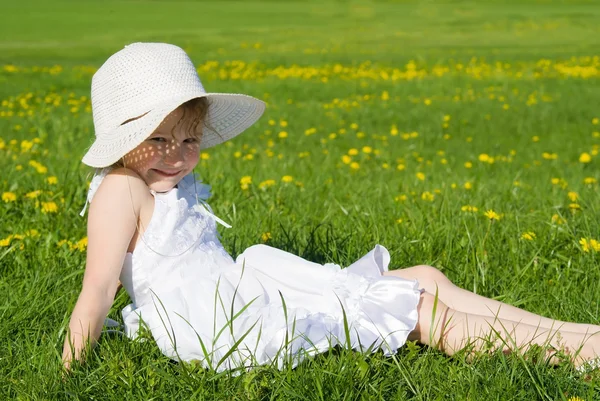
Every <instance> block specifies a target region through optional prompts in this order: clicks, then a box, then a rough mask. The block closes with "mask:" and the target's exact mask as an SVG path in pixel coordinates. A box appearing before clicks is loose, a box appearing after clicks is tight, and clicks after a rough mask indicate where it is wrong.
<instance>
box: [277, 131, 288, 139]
mask: <svg viewBox="0 0 600 401" xmlns="http://www.w3.org/2000/svg"><path fill="white" fill-rule="evenodd" d="M277 136H278V137H279V138H282V139H283V138H287V137H288V133H287V132H285V131H281V132H280V133H279V134H278V135H277Z"/></svg>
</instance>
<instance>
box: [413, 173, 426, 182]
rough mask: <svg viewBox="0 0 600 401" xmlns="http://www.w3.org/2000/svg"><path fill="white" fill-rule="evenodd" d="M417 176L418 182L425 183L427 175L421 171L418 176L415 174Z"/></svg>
mask: <svg viewBox="0 0 600 401" xmlns="http://www.w3.org/2000/svg"><path fill="white" fill-rule="evenodd" d="M415 176H416V177H417V180H419V181H425V174H423V173H422V172H420V171H419V172H418V173H417V174H415Z"/></svg>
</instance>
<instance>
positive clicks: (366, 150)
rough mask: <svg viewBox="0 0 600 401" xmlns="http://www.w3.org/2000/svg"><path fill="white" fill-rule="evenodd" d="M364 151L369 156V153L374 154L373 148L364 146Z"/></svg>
mask: <svg viewBox="0 0 600 401" xmlns="http://www.w3.org/2000/svg"><path fill="white" fill-rule="evenodd" d="M362 151H363V153H367V154H369V153H371V152H373V148H371V147H370V146H363V148H362Z"/></svg>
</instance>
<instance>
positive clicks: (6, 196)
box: [2, 192, 17, 203]
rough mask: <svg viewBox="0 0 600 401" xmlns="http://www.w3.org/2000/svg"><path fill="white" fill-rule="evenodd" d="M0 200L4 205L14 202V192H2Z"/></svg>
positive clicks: (15, 198) (15, 196)
mask: <svg viewBox="0 0 600 401" xmlns="http://www.w3.org/2000/svg"><path fill="white" fill-rule="evenodd" d="M2 200H3V201H4V202H6V203H8V202H14V201H16V200H17V195H16V194H15V193H14V192H4V193H3V194H2Z"/></svg>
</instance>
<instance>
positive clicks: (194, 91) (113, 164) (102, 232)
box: [63, 43, 600, 371]
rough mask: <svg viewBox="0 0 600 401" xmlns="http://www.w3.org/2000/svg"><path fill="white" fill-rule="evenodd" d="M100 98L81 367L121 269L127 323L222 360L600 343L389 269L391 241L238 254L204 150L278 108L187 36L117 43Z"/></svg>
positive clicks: (575, 350) (99, 85)
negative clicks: (201, 177) (204, 174)
mask: <svg viewBox="0 0 600 401" xmlns="http://www.w3.org/2000/svg"><path fill="white" fill-rule="evenodd" d="M92 107H93V117H94V126H95V133H96V140H95V142H94V143H93V145H92V146H91V148H90V149H89V151H88V152H87V153H86V155H85V156H84V158H83V162H84V163H85V164H87V165H89V166H91V167H95V168H97V169H98V170H97V173H96V175H95V176H94V178H93V179H92V182H91V185H90V189H89V193H88V198H87V199H88V201H89V202H90V211H89V217H88V251H87V262H86V270H85V275H84V279H83V288H82V290H81V294H80V296H79V299H78V300H77V304H76V305H75V309H74V311H73V314H72V317H71V320H70V323H69V331H68V335H67V337H66V339H65V344H64V351H63V361H64V364H65V366H66V367H67V368H68V367H69V366H70V362H71V360H72V358H76V359H78V358H80V357H81V356H82V350H83V349H84V348H85V346H86V344H88V343H91V344H94V343H95V342H96V341H97V339H98V337H99V335H100V331H101V328H102V324H103V322H104V319H105V317H106V315H107V313H108V310H109V308H110V307H111V305H112V302H113V299H114V296H115V292H116V291H117V288H118V283H119V279H120V281H121V283H122V284H123V286H124V287H125V289H126V290H127V292H128V294H129V296H130V297H131V300H132V303H131V304H130V305H128V306H127V307H126V308H124V309H123V311H122V315H123V320H124V326H125V331H126V333H127V335H129V336H130V337H135V336H136V335H137V334H138V330H139V329H140V327H142V326H143V327H145V328H147V329H148V330H149V331H150V332H151V334H152V336H153V337H154V339H155V340H156V343H157V344H158V346H159V348H160V349H161V351H162V352H163V353H164V354H165V355H167V356H169V357H171V358H174V359H178V360H185V361H189V360H199V361H201V363H202V364H203V365H204V366H205V367H207V368H211V369H215V370H217V371H220V370H224V369H235V368H248V367H251V366H253V365H256V364H266V363H274V364H276V365H277V366H279V367H281V366H282V364H283V363H292V364H294V365H295V364H297V363H298V362H299V361H301V360H302V358H303V357H304V356H305V355H312V354H315V353H319V352H323V351H325V350H327V349H329V348H330V347H331V346H334V345H336V344H342V345H350V346H352V347H353V348H355V349H359V350H362V351H373V350H377V349H381V350H382V351H383V352H384V353H386V354H391V353H393V352H395V350H396V349H397V348H399V347H400V346H402V345H403V344H404V343H405V342H406V341H407V339H408V340H417V341H419V342H421V343H424V344H428V345H431V346H433V347H436V348H438V349H440V350H442V351H443V352H445V353H447V354H449V355H452V354H453V353H455V352H457V351H458V350H461V349H463V348H465V347H467V346H468V347H470V349H471V350H473V351H482V350H485V349H490V347H491V348H492V349H501V350H504V351H518V352H525V351H527V350H528V349H529V347H531V346H532V345H534V344H535V345H538V346H541V347H542V349H544V350H546V352H547V353H548V357H549V358H551V362H556V361H558V359H559V358H557V356H556V354H557V353H560V354H561V355H564V356H566V357H567V358H569V359H570V360H571V361H572V362H574V363H575V364H577V365H580V364H583V363H585V362H586V361H589V360H592V359H594V358H596V357H597V356H598V355H599V354H600V335H598V334H597V333H599V332H600V326H595V325H588V324H577V323H567V322H560V321H556V320H552V319H548V318H544V317H541V316H538V315H535V314H533V313H529V312H526V311H523V310H521V309H518V308H516V307H512V306H509V305H506V304H503V303H500V302H497V301H494V300H491V299H487V298H484V297H481V296H478V295H475V294H473V293H470V292H468V291H465V290H462V289H460V288H458V287H456V286H454V285H453V284H452V283H451V282H450V281H449V280H448V279H447V278H446V277H445V276H444V275H443V274H442V273H441V272H439V271H438V270H436V269H435V268H433V267H429V266H415V267H411V268H407V269H402V270H395V271H388V264H389V262H390V256H389V253H388V251H387V250H386V249H385V248H384V247H382V246H380V245H376V246H375V248H374V249H373V250H371V251H370V252H369V253H367V254H366V255H365V256H364V257H362V258H361V259H360V260H358V261H357V262H355V263H354V264H352V265H351V266H349V267H347V268H345V269H341V268H340V267H339V266H337V265H334V264H325V265H317V264H315V263H312V262H309V261H306V260H304V259H301V258H299V257H297V256H295V255H292V254H289V253H287V252H284V251H281V250H278V249H275V248H271V247H269V246H266V245H255V246H252V247H250V248H248V249H246V250H245V251H244V252H243V253H242V254H241V255H239V256H238V257H237V259H236V260H233V259H232V258H231V257H230V256H229V255H228V254H227V252H226V251H225V250H224V249H223V247H222V245H221V243H220V242H219V238H218V233H217V227H216V223H220V224H221V225H223V226H226V227H229V225H227V224H226V223H225V222H223V221H222V220H221V219H219V218H218V217H216V216H215V215H214V214H213V213H212V210H211V208H210V207H209V206H208V204H206V202H205V201H206V199H207V198H208V197H209V196H210V187H209V186H208V185H205V184H202V183H201V182H200V181H196V180H195V179H194V175H193V173H192V172H193V170H194V167H195V166H196V164H197V162H198V158H199V152H200V149H203V148H208V147H211V146H214V145H217V144H219V143H222V142H224V141H227V140H229V139H231V138H233V137H234V136H236V135H238V134H240V133H241V132H242V131H244V130H245V129H246V128H248V127H249V126H251V125H252V124H253V123H254V122H255V121H256V120H257V119H258V118H259V117H260V116H261V114H262V113H263V111H264V107H265V106H264V104H263V102H261V101H260V100H257V99H255V98H252V97H250V96H245V95H239V94H218V93H207V92H205V90H204V88H203V87H202V84H201V82H200V80H199V78H198V75H197V73H196V70H195V67H194V65H193V64H192V62H191V61H190V59H189V58H188V56H187V55H186V54H185V52H184V51H183V50H182V49H180V48H178V47H176V46H173V45H168V44H159V43H136V44H132V45H129V46H126V47H125V48H124V49H123V50H121V51H119V52H118V53H116V54H114V55H113V56H112V57H110V58H109V59H108V61H106V63H105V64H104V65H103V66H102V67H101V68H100V69H99V70H98V72H97V73H96V74H95V75H94V77H93V80H92ZM86 205H87V203H86ZM84 212H85V208H84ZM82 214H83V212H82Z"/></svg>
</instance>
